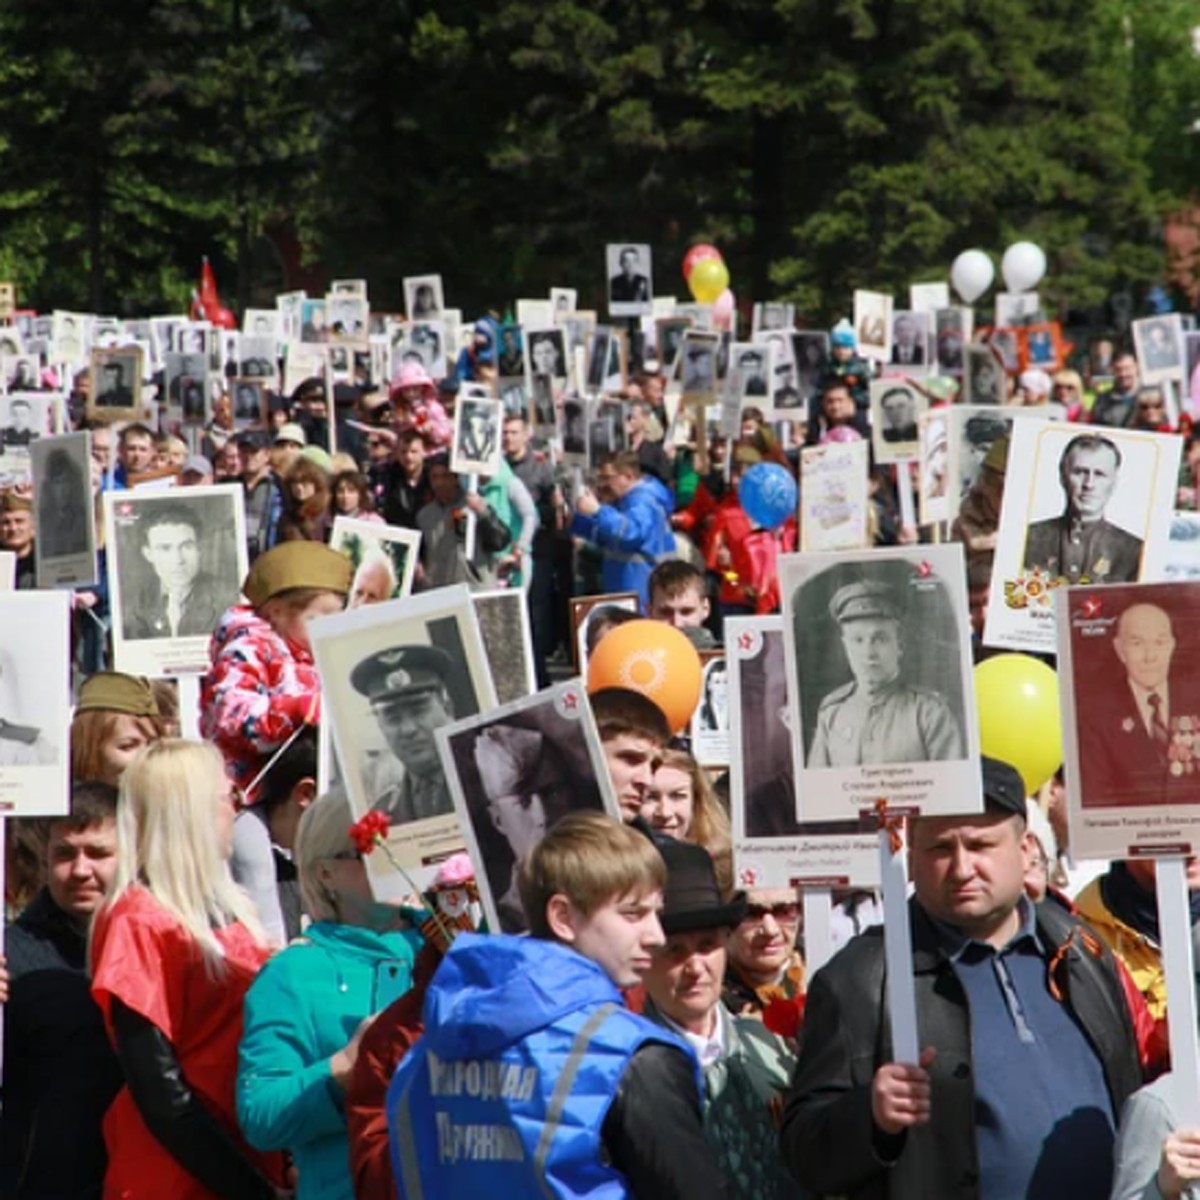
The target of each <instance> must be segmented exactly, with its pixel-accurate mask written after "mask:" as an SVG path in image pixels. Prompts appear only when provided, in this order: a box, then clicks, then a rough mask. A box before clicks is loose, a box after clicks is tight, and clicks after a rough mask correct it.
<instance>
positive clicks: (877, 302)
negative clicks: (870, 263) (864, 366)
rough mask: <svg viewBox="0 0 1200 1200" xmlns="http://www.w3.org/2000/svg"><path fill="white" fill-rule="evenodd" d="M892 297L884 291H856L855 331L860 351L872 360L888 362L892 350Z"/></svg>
mask: <svg viewBox="0 0 1200 1200" xmlns="http://www.w3.org/2000/svg"><path fill="white" fill-rule="evenodd" d="M891 331H892V298H891V296H889V295H887V294H886V293H884V292H867V291H862V290H861V289H859V290H856V291H855V293H854V333H855V338H856V340H857V345H858V352H859V354H861V355H862V357H863V358H866V359H870V361H871V362H877V363H886V362H888V361H889V360H890V358H891V352H892V338H891Z"/></svg>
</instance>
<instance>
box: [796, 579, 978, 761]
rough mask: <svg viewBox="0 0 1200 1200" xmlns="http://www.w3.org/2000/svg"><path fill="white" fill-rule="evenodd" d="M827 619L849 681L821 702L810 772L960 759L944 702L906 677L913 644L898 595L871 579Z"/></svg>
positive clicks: (846, 590)
mask: <svg viewBox="0 0 1200 1200" xmlns="http://www.w3.org/2000/svg"><path fill="white" fill-rule="evenodd" d="M829 616H830V617H831V619H832V620H833V622H834V623H835V625H836V626H837V631H838V635H839V639H838V640H839V642H840V645H841V649H842V653H843V656H844V658H845V662H846V665H847V666H848V667H849V670H850V675H851V679H850V681H849V682H848V683H843V684H841V685H840V686H838V687H835V688H834V689H833V690H832V691H830V692H829V693H828V694H827V695H826V696H825V697H824V698H823V699H822V700H821V701H820V704H819V707H818V710H817V720H816V728H815V730H814V732H813V736H812V740H811V743H810V745H809V747H808V753H807V755H806V760H807V762H806V765H807V767H809V768H816V767H851V766H860V765H863V764H868V763H905V762H945V761H949V760H952V759H961V758H965V757H966V739H965V735H964V730H963V727H962V721H961V719H960V717H959V716H958V715H956V713H955V712H954V710H953V709H952V708H951V705H950V704H949V703H948V702H947V700H946V698H945V697H944V696H943V695H942V694H941V693H940V692H938V691H935V690H933V689H929V688H921V687H916V686H914V685H912V684H910V683H908V682H907V681H906V680H905V678H904V656H905V653H906V651H907V649H908V648H909V646H910V645H911V644H912V643H911V640H909V639H906V637H905V632H906V631H905V628H904V626H905V620H904V610H903V604H902V601H901V600H900V598H899V597H898V595H897V592H896V589H895V588H894V587H893V586H892V585H891V584H888V583H884V582H882V581H874V580H869V579H866V580H862V581H860V582H856V583H848V584H845V585H844V586H842V587H840V588H838V590H837V591H836V592H835V593H834V594H833V598H832V599H831V600H830V602H829Z"/></svg>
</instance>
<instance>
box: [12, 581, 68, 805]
mask: <svg viewBox="0 0 1200 1200" xmlns="http://www.w3.org/2000/svg"><path fill="white" fill-rule="evenodd" d="M0 629H2V630H4V633H3V634H0V805H2V806H3V808H4V815H5V816H6V817H47V816H65V815H66V813H67V812H68V810H69V800H68V789H69V783H68V771H69V768H70V760H71V753H70V748H69V741H70V739H69V728H70V723H71V710H70V704H71V694H70V681H71V666H70V637H71V593H70V592H68V591H59V592H43V591H19V592H17V591H10V592H3V593H0Z"/></svg>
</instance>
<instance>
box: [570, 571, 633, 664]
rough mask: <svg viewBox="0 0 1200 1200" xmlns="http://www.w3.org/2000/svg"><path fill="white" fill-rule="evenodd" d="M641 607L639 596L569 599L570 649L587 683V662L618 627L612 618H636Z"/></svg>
mask: <svg viewBox="0 0 1200 1200" xmlns="http://www.w3.org/2000/svg"><path fill="white" fill-rule="evenodd" d="M638 603H639V601H638V594H637V592H606V593H603V594H601V595H598V596H596V595H593V596H572V597H570V599H568V601H567V605H568V610H569V613H570V623H571V649H572V651H573V652H574V655H575V669H576V670H577V671H578V672H579V673H580V675H582V676H583V677H584V679H586V678H587V661H588V659H589V658H590V657H591V654H592V651H593V650H594V649H595V648H596V645H597V644H598V643H599V641H600V639H601V638H602V637H603V636H604V635H605V634H606V633H607V632H608V631H609V629H611V628H613V626H614V624H615V622H614V620H613V617H612V614H613V613H614V612H618V613H633V614H634V616H636V615H637V611H638ZM617 619H618V620H619V619H620V618H619V617H618V618H617Z"/></svg>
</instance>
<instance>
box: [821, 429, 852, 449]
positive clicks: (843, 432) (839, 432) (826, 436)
mask: <svg viewBox="0 0 1200 1200" xmlns="http://www.w3.org/2000/svg"><path fill="white" fill-rule="evenodd" d="M861 441H862V434H861V433H859V432H858V430H857V429H855V428H854V427H853V426H851V425H835V426H834V427H833V428H832V429H827V430H825V432H824V433H823V434H821V445H822V446H823V445H825V443H826V442H861Z"/></svg>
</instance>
